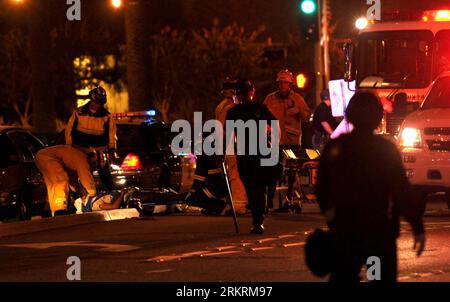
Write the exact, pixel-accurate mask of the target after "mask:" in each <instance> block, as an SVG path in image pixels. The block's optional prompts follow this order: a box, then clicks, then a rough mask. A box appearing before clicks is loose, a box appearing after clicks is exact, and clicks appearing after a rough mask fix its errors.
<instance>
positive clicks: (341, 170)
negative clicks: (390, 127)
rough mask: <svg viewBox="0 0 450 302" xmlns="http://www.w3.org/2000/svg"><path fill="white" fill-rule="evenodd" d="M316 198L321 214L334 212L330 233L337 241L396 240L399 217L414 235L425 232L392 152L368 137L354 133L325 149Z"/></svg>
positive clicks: (385, 144)
mask: <svg viewBox="0 0 450 302" xmlns="http://www.w3.org/2000/svg"><path fill="white" fill-rule="evenodd" d="M317 197H318V202H319V205H320V208H321V211H322V212H323V213H326V212H327V211H329V210H330V209H332V208H334V209H335V218H334V219H333V221H331V222H330V227H331V228H332V229H333V230H335V231H336V233H337V234H341V235H342V236H356V237H367V236H370V237H378V238H380V239H381V238H387V236H389V237H392V236H395V237H398V235H399V218H400V216H403V217H404V218H405V219H406V220H407V221H408V222H409V223H410V224H411V226H412V228H413V231H414V233H415V234H421V233H423V231H424V230H423V222H422V217H421V214H420V210H419V208H418V206H417V204H415V203H414V200H413V194H412V190H411V185H410V183H409V181H408V179H407V177H406V174H405V170H404V168H403V165H402V160H401V156H400V153H399V151H398V150H397V147H396V146H395V145H394V144H392V143H391V142H390V141H388V140H386V139H384V138H382V137H379V136H375V135H373V134H370V133H361V132H358V131H356V130H355V131H354V132H353V133H351V134H348V135H343V136H341V137H339V138H338V139H336V140H334V141H331V142H330V143H329V144H328V145H327V146H326V148H325V150H324V152H323V155H322V157H321V159H320V163H319V172H318V183H317Z"/></svg>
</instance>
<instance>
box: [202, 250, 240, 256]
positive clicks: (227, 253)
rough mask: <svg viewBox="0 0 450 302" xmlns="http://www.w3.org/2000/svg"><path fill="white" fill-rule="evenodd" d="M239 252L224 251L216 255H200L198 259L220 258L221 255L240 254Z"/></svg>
mask: <svg viewBox="0 0 450 302" xmlns="http://www.w3.org/2000/svg"><path fill="white" fill-rule="evenodd" d="M240 252H241V251H225V252H218V253H208V254H202V255H200V257H213V256H222V255H230V254H236V253H240Z"/></svg>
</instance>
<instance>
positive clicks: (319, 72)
mask: <svg viewBox="0 0 450 302" xmlns="http://www.w3.org/2000/svg"><path fill="white" fill-rule="evenodd" d="M320 2H321V1H320V0H318V1H317V6H318V8H317V20H318V24H317V25H318V26H317V27H318V28H317V29H318V30H317V33H316V34H317V35H319V38H318V41H317V42H315V43H314V73H315V76H316V93H315V99H316V105H319V104H320V102H321V101H320V93H321V92H322V90H323V59H322V58H323V57H322V45H321V41H322V25H321V12H322V10H321V7H322V6H321V3H320Z"/></svg>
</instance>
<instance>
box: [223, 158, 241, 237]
mask: <svg viewBox="0 0 450 302" xmlns="http://www.w3.org/2000/svg"><path fill="white" fill-rule="evenodd" d="M222 169H223V174H224V175H225V182H226V183H227V189H228V197H229V198H228V199H229V201H230V207H231V213H232V215H233V221H234V228H235V229H236V234H239V225H238V222H237V217H236V211H235V210H234V205H233V195H232V194H231V187H230V181H229V180H228V173H227V167H226V166H225V161H223V162H222Z"/></svg>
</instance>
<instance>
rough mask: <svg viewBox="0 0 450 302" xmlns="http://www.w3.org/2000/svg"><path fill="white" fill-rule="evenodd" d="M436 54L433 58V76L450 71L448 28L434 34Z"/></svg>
mask: <svg viewBox="0 0 450 302" xmlns="http://www.w3.org/2000/svg"><path fill="white" fill-rule="evenodd" d="M435 48H436V56H435V60H434V76H435V77H437V76H438V75H439V74H440V73H442V72H445V71H450V30H442V31H440V32H438V33H437V34H436V45H435Z"/></svg>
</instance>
